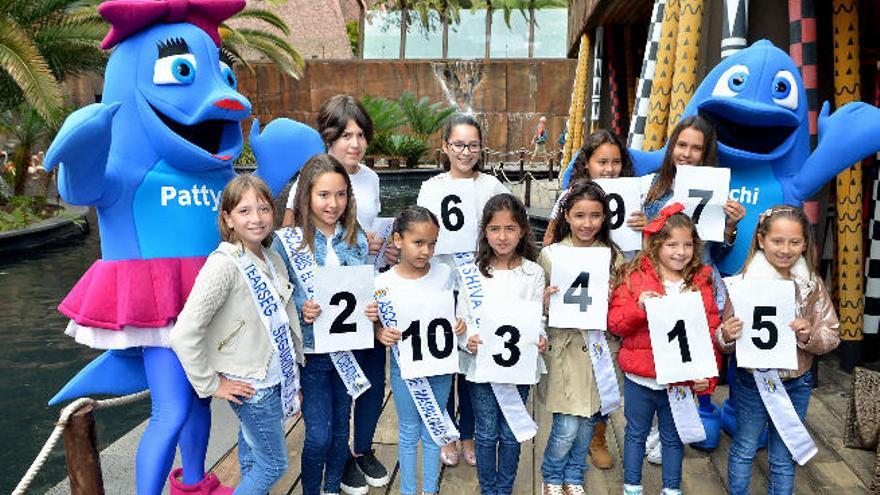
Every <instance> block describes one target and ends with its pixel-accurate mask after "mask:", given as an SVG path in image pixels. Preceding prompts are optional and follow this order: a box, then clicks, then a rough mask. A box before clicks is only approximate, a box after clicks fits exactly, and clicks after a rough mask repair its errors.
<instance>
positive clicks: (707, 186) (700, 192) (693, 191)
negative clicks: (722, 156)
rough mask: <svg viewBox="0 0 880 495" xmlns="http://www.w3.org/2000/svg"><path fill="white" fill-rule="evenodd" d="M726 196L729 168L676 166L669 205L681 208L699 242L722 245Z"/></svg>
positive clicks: (728, 183)
mask: <svg viewBox="0 0 880 495" xmlns="http://www.w3.org/2000/svg"><path fill="white" fill-rule="evenodd" d="M729 192H730V169H729V168H724V167H708V166H706V167H694V166H689V165H679V166H678V168H677V170H676V172H675V189H674V191H673V193H672V200H671V201H673V202H675V201H677V202H679V203H681V204H683V205H684V212H685V213H686V214H687V215H688V216H689V217H691V218H692V219H693V220H694V223H695V224H697V233H698V234H700V238H701V239H702V240H704V241H724V221H725V216H724V203H725V202H727V195H728V193H729Z"/></svg>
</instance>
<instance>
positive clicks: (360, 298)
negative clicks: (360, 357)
mask: <svg viewBox="0 0 880 495" xmlns="http://www.w3.org/2000/svg"><path fill="white" fill-rule="evenodd" d="M373 290H374V286H373V267H372V265H358V266H322V267H318V270H317V273H316V275H315V302H316V303H317V304H318V305H319V306H321V314H320V315H318V319H317V320H315V324H314V326H313V327H312V328H313V330H314V333H315V352H318V353H325V352H336V351H352V350H355V349H369V348H372V347H373V338H374V337H373V322H372V321H370V320H369V319H368V318H367V315H365V314H364V310H365V309H366V307H367V304H369V303H370V302H372V301H373Z"/></svg>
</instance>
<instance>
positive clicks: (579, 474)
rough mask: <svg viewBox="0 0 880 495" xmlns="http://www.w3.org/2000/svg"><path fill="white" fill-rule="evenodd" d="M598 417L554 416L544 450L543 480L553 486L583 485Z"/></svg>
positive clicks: (597, 415)
mask: <svg viewBox="0 0 880 495" xmlns="http://www.w3.org/2000/svg"><path fill="white" fill-rule="evenodd" d="M598 418H599V414H598V413H597V414H595V415H593V416H591V417H589V418H586V417H583V416H574V415H572V414H562V413H553V425H552V426H551V427H550V437H549V438H548V439H547V447H546V448H544V460H543V461H542V462H541V476H543V478H544V483H548V484H551V485H563V484H564V485H583V484H584V473H585V472H586V471H587V453H588V452H589V450H590V442H591V441H592V440H593V427H594V426H596V422H597V420H598Z"/></svg>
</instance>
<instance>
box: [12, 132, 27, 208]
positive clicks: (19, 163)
mask: <svg viewBox="0 0 880 495" xmlns="http://www.w3.org/2000/svg"><path fill="white" fill-rule="evenodd" d="M12 159H13V161H14V162H15V189H14V191H13V194H15V195H16V196H24V192H25V188H26V187H27V182H28V178H29V177H30V174H28V168H30V166H31V147H30V146H27V145H24V144H20V145H19V146H18V148H16V149H15V153H13V154H12Z"/></svg>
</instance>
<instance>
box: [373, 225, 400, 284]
mask: <svg viewBox="0 0 880 495" xmlns="http://www.w3.org/2000/svg"><path fill="white" fill-rule="evenodd" d="M392 227H394V219H393V218H388V217H376V218H375V219H374V220H373V227H372V229H371V230H370V232H373V233H374V234H375V235H376V236H377V237H379V238H380V239H383V242H382V247H381V248H379V252H377V253H376V254H375V255H374V256H371V257H370V259H371V260H372V262H373V266H374V267H375V268H376V270H377V271H378V270H381V269H382V268H385V267H386V266H388V263H387V262H386V261H385V248H386V247H387V246H388V244H389V243H390V242H391V228H392Z"/></svg>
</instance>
